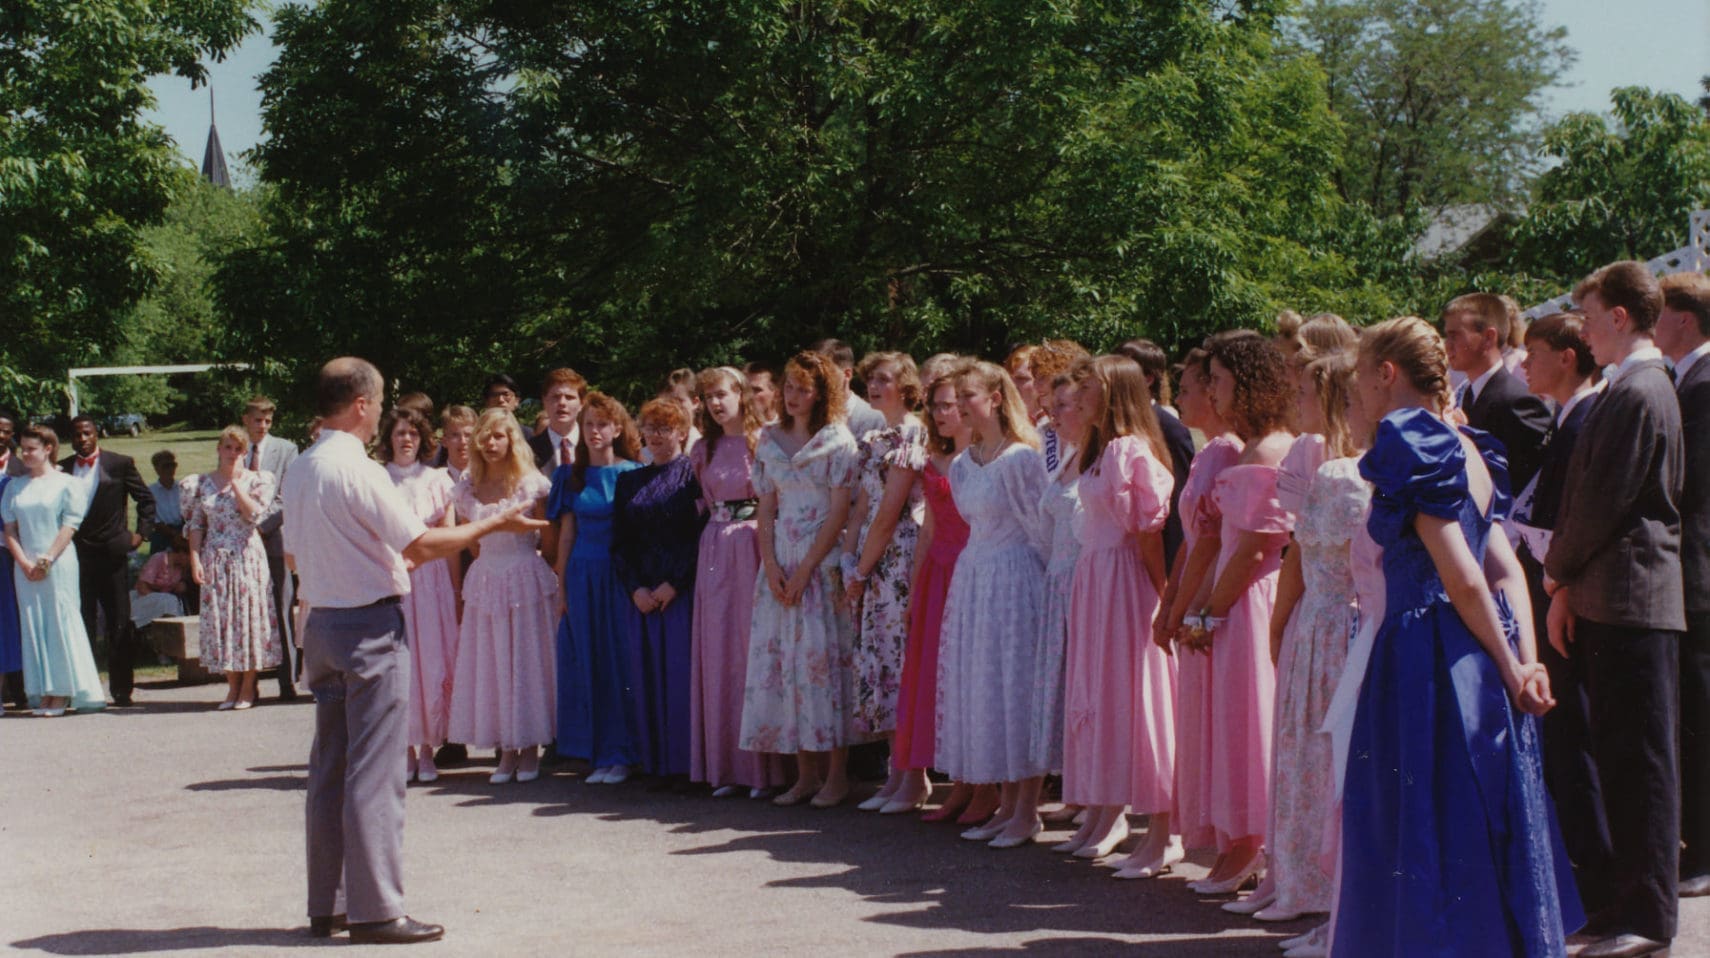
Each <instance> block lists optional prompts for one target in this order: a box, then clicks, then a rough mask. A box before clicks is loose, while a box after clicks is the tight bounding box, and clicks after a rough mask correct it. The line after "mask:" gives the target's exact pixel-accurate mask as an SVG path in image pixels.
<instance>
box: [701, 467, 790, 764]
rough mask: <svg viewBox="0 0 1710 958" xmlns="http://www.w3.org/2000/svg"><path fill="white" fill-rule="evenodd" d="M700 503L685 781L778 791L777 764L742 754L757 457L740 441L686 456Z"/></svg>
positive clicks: (754, 569)
mask: <svg viewBox="0 0 1710 958" xmlns="http://www.w3.org/2000/svg"><path fill="white" fill-rule="evenodd" d="M689 460H690V462H691V463H693V465H694V468H695V477H696V479H698V480H699V481H700V484H701V493H702V495H703V496H704V497H705V501H706V506H707V511H708V521H707V524H706V528H705V529H703V530H701V545H700V552H699V554H698V557H697V562H698V566H699V567H698V571H697V572H696V575H695V605H694V621H693V624H692V626H691V633H690V634H691V643H692V644H691V651H690V660H689V778H690V779H692V780H694V781H697V782H706V783H708V784H710V785H713V786H715V787H717V786H724V785H743V786H747V787H748V788H768V787H772V786H776V785H781V784H783V769H782V768H780V767H779V765H778V759H777V758H776V757H775V756H767V755H762V754H761V753H759V752H749V751H744V750H743V749H742V748H741V747H740V746H738V744H737V742H738V741H739V740H740V739H741V737H742V691H743V687H744V684H745V683H746V681H747V675H748V634H749V631H750V628H751V626H752V625H753V622H754V583H755V580H756V579H757V578H758V577H759V574H760V543H759V539H758V538H757V537H758V528H757V523H756V521H755V519H754V512H755V508H756V505H755V495H754V483H753V479H752V477H751V474H752V472H753V468H754V456H753V454H752V453H750V452H749V451H748V443H747V441H746V440H744V439H743V437H741V436H727V437H724V438H722V439H720V440H718V442H716V443H715V444H714V447H713V452H712V456H711V457H710V458H709V457H708V456H707V442H706V440H705V439H703V440H701V441H700V442H698V443H696V444H695V447H694V448H693V449H692V450H690V452H689Z"/></svg>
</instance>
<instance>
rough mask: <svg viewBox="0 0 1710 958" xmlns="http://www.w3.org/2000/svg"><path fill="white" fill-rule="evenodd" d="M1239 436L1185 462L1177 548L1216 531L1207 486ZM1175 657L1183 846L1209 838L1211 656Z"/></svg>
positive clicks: (1230, 460)
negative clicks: (1187, 462) (1185, 470)
mask: <svg viewBox="0 0 1710 958" xmlns="http://www.w3.org/2000/svg"><path fill="white" fill-rule="evenodd" d="M1241 449H1242V445H1241V441H1240V440H1238V439H1235V438H1233V437H1230V436H1218V437H1217V438H1215V439H1213V440H1211V441H1210V442H1208V443H1206V444H1205V448H1204V449H1201V450H1200V451H1199V453H1198V454H1197V455H1195V456H1194V457H1193V463H1192V465H1190V466H1189V467H1188V476H1187V481H1186V482H1184V483H1183V484H1182V495H1181V499H1180V500H1179V501H1178V502H1177V506H1178V507H1179V508H1180V509H1181V514H1182V550H1183V552H1184V553H1186V554H1188V555H1192V554H1193V547H1194V545H1195V544H1196V543H1197V542H1199V540H1200V539H1201V538H1202V537H1204V536H1207V535H1216V534H1220V533H1221V531H1222V526H1223V514H1222V513H1221V512H1219V511H1218V509H1217V498H1216V497H1215V496H1213V495H1212V490H1213V489H1215V488H1216V486H1217V479H1218V477H1219V476H1221V475H1223V472H1224V470H1226V469H1228V468H1229V467H1230V466H1233V465H1235V464H1236V463H1237V462H1239V461H1240V460H1241ZM1175 659H1176V782H1175V785H1176V811H1175V814H1174V815H1173V816H1171V822H1170V824H1171V825H1172V826H1174V827H1175V828H1176V829H1177V830H1179V831H1180V832H1181V836H1182V840H1183V841H1184V842H1186V843H1187V846H1188V847H1189V848H1204V847H1207V846H1209V845H1212V844H1215V843H1216V841H1217V833H1216V831H1215V830H1214V829H1213V828H1212V827H1211V762H1212V755H1211V751H1210V744H1209V739H1210V735H1211V712H1212V701H1211V691H1212V689H1211V656H1209V655H1201V654H1200V653H1197V652H1189V651H1187V650H1185V649H1180V648H1178V649H1177V650H1176V653H1175Z"/></svg>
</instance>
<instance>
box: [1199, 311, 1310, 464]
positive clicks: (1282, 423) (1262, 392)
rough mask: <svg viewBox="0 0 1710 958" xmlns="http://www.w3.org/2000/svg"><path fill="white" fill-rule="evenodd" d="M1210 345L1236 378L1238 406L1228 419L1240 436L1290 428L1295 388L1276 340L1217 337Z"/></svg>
mask: <svg viewBox="0 0 1710 958" xmlns="http://www.w3.org/2000/svg"><path fill="white" fill-rule="evenodd" d="M1206 348H1207V351H1208V352H1210V353H1211V358H1212V360H1214V361H1215V362H1217V363H1218V364H1219V365H1221V366H1222V367H1223V368H1224V369H1227V370H1229V373H1230V375H1231V376H1232V377H1234V380H1235V397H1234V399H1235V402H1234V408H1233V409H1231V410H1230V413H1231V415H1230V416H1229V417H1227V418H1228V419H1229V427H1230V428H1231V429H1234V430H1235V433H1236V435H1239V436H1241V438H1242V439H1243V440H1248V441H1251V440H1253V439H1257V438H1258V437H1260V436H1263V435H1266V434H1268V433H1272V432H1288V431H1290V430H1289V422H1290V420H1291V419H1292V418H1293V413H1294V401H1295V395H1294V389H1293V387H1292V386H1290V385H1289V379H1288V360H1286V359H1284V358H1283V354H1282V350H1280V349H1278V348H1277V346H1276V344H1275V343H1273V342H1272V341H1270V340H1268V339H1265V338H1263V337H1261V336H1258V335H1252V336H1213V337H1212V338H1211V339H1210V340H1208V341H1207V346H1206Z"/></svg>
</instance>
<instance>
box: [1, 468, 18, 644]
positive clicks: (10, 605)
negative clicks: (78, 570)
mask: <svg viewBox="0 0 1710 958" xmlns="http://www.w3.org/2000/svg"><path fill="white" fill-rule="evenodd" d="M13 478H14V477H13V476H9V475H6V474H5V473H0V496H4V495H5V494H6V486H7V485H8V484H9V483H11V482H12V480H13ZM23 670H24V633H23V631H22V630H21V629H20V628H19V626H18V589H17V586H16V585H14V584H13V582H12V553H11V551H10V550H8V549H7V548H5V546H4V545H0V675H5V674H6V673H7V672H22V671H23Z"/></svg>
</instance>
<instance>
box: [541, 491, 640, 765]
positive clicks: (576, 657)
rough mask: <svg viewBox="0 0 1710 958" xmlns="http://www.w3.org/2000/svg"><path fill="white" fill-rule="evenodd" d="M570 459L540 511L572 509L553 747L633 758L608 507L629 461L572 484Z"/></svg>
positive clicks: (554, 515)
mask: <svg viewBox="0 0 1710 958" xmlns="http://www.w3.org/2000/svg"><path fill="white" fill-rule="evenodd" d="M572 468H573V467H571V466H569V465H563V466H559V467H558V471H557V472H555V473H553V476H552V492H551V494H550V495H549V496H548V497H547V500H546V517H547V518H548V519H551V520H553V521H554V522H556V521H557V520H558V519H559V517H561V516H563V515H564V514H565V513H566V512H571V513H574V514H575V516H576V541H575V542H574V543H572V544H571V547H570V561H569V562H567V563H565V567H564V603H565V613H564V619H563V621H562V622H560V623H559V624H558V744H557V749H558V754H560V755H563V756H565V757H567V758H580V759H586V760H587V761H589V762H592V763H593V765H594V767H595V768H606V767H608V766H611V765H634V764H636V762H637V760H638V759H640V757H641V751H640V748H639V743H638V735H637V730H636V727H635V689H634V677H633V676H632V675H631V674H630V669H629V656H628V654H627V653H626V651H625V648H624V644H625V643H624V635H625V633H624V607H625V606H627V605H629V604H630V602H629V599H628V597H627V596H626V595H625V593H624V592H623V587H622V585H620V584H619V582H618V577H617V567H616V565H615V564H614V563H613V561H612V515H613V510H614V507H615V502H614V499H615V497H616V494H617V481H618V477H619V476H621V475H622V474H624V473H626V472H629V471H630V470H632V469H636V468H638V467H637V466H636V464H635V463H633V462H619V463H617V464H616V465H611V466H589V467H588V468H587V470H586V471H585V472H584V473H583V477H582V487H581V488H580V489H577V488H575V483H574V482H573V479H572V475H573V473H572Z"/></svg>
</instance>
